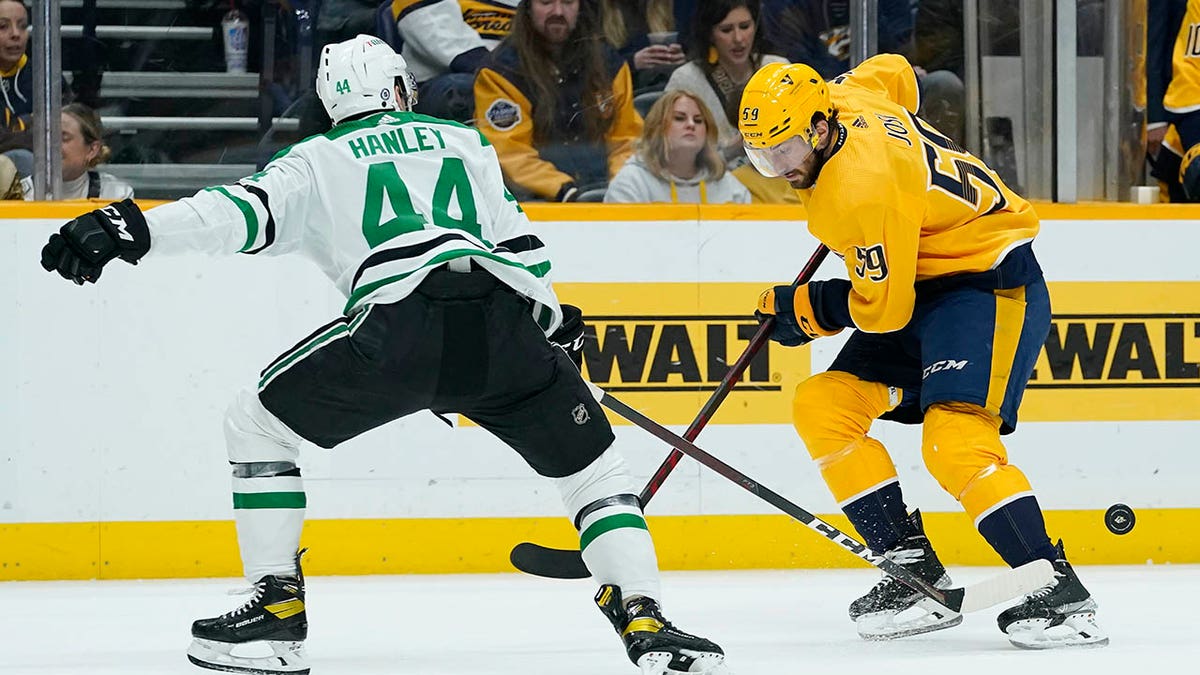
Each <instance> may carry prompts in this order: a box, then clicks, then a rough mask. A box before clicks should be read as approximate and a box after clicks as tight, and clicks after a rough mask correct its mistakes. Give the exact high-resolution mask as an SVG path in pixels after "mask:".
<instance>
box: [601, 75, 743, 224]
mask: <svg viewBox="0 0 1200 675" xmlns="http://www.w3.org/2000/svg"><path fill="white" fill-rule="evenodd" d="M604 201H606V202H615V203H646V202H668V203H672V204H678V203H686V204H730V203H733V204H749V203H750V193H749V192H748V191H747V190H746V187H745V186H744V185H742V184H741V183H739V182H738V180H737V179H736V178H734V177H733V175H732V174H730V173H728V172H727V171H726V170H725V162H724V160H722V159H721V156H720V154H719V153H718V152H717V129H716V125H714V124H713V118H712V114H711V113H709V111H708V109H707V108H706V107H704V104H703V103H701V102H700V98H699V97H698V96H696V95H695V94H693V93H691V92H689V91H684V90H682V89H676V90H674V91H671V92H668V93H666V94H664V95H663V97H662V98H660V99H658V101H656V102H655V103H654V106H653V107H651V108H650V112H649V113H648V114H647V115H646V123H645V125H644V126H643V127H642V137H641V140H640V141H639V143H638V150H637V152H636V153H635V154H634V155H633V157H630V158H629V161H628V162H626V163H625V166H623V167H621V170H620V171H618V172H617V175H616V176H614V177H613V180H612V183H610V184H609V186H608V192H607V193H605V195H604Z"/></svg>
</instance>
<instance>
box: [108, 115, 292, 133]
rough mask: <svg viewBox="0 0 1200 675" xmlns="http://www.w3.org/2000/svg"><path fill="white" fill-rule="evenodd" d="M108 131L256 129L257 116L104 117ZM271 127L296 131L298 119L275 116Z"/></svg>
mask: <svg viewBox="0 0 1200 675" xmlns="http://www.w3.org/2000/svg"><path fill="white" fill-rule="evenodd" d="M101 121H102V122H103V123H104V128H105V129H106V130H108V131H125V130H131V129H144V130H157V131H161V130H168V131H169V130H172V129H187V130H192V131H196V130H223V131H257V130H258V118H257V117H124V116H113V117H104V118H103V119H102V120H101ZM271 127H272V128H273V129H276V130H278V131H296V130H298V129H299V128H300V120H299V119H296V118H295V117H276V118H274V119H272V120H271Z"/></svg>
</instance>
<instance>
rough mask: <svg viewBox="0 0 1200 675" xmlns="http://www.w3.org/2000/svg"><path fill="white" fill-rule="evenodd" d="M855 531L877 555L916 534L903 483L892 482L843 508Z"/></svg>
mask: <svg viewBox="0 0 1200 675" xmlns="http://www.w3.org/2000/svg"><path fill="white" fill-rule="evenodd" d="M842 512H843V513H845V514H846V517H847V518H849V519H850V522H851V524H853V525H854V529H855V530H858V534H859V535H860V536H861V537H862V538H863V540H864V541H865V542H866V544H867V546H869V547H870V548H871V550H872V551H875V552H876V553H883V552H884V551H887V550H888V549H890V548H891V547H892V546H895V544H896V542H898V541H900V540H901V539H905V538H907V537H910V536H912V535H914V534H917V532H915V531H914V529H913V525H912V523H911V522H910V521H909V518H908V509H907V507H905V506H904V495H903V494H902V493H901V492H900V483H899V482H897V481H892V482H891V483H888V484H887V485H885V486H883V487H881V488H879V489H878V490H874V491H872V492H869V493H867V494H865V495H863V496H862V497H859V498H858V499H855V500H854V501H852V502H850V503H849V504H846V505H845V506H843V507H842Z"/></svg>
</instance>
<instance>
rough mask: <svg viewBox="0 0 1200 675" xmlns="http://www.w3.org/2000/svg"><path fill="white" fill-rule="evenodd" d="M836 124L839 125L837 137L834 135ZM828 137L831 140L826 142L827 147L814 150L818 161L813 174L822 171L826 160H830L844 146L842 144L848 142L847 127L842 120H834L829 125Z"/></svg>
mask: <svg viewBox="0 0 1200 675" xmlns="http://www.w3.org/2000/svg"><path fill="white" fill-rule="evenodd" d="M835 126H836V127H837V129H836V133H837V136H836V137H834V133H835V129H834V127H835ZM826 138H828V139H829V142H828V143H826V144H825V147H824V148H821V149H820V150H816V151H814V152H816V155H817V163H816V165H815V166H814V167H813V175H816V174H818V173H820V172H821V169H822V168H823V167H824V166H825V162H828V161H829V158H830V157H833V155H834V153H836V152H837V151H838V150H839V149H840V148H841V147H842V144H843V143H845V142H846V127H844V126H842V123H841V122H837V121H835V122H833V123H832V124H830V125H829V133H828V135H827V136H826Z"/></svg>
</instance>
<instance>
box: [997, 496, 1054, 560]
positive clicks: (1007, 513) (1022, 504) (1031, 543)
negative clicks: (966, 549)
mask: <svg viewBox="0 0 1200 675" xmlns="http://www.w3.org/2000/svg"><path fill="white" fill-rule="evenodd" d="M979 534H981V535H983V538H984V539H986V540H987V542H988V543H989V544H991V545H992V548H994V549H996V552H997V553H999V554H1000V557H1001V558H1004V562H1006V563H1008V565H1009V566H1010V567H1019V566H1021V565H1024V564H1025V563H1027V562H1031V561H1034V560H1037V559H1039V558H1042V559H1045V560H1049V561H1051V562H1053V561H1054V559H1055V558H1057V557H1058V556H1057V555H1056V553H1055V551H1054V546H1052V545H1051V544H1050V537H1049V536H1047V534H1046V521H1045V520H1043V519H1042V509H1041V507H1039V506H1038V503H1037V498H1036V497H1034V496H1033V495H1027V496H1025V497H1021V498H1020V499H1017V500H1015V501H1012V502H1009V503H1008V504H1005V505H1004V506H1001V507H1000V508H998V509H996V510H994V511H992V512H991V513H989V514H987V515H986V516H984V517H983V518H981V519H980V520H979Z"/></svg>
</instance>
